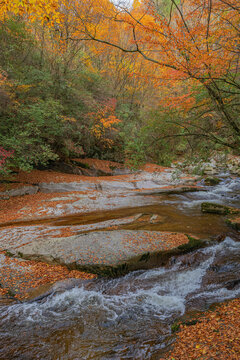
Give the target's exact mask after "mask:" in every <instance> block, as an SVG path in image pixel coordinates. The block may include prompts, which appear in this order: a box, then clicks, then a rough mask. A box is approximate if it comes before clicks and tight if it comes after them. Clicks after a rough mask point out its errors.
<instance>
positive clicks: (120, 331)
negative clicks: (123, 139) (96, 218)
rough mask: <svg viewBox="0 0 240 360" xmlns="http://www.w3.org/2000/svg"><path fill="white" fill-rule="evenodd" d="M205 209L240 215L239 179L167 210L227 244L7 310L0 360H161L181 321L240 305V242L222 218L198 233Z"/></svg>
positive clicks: (178, 198)
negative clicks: (207, 204)
mask: <svg viewBox="0 0 240 360" xmlns="http://www.w3.org/2000/svg"><path fill="white" fill-rule="evenodd" d="M156 196H157V195H156ZM203 201H213V202H217V203H222V204H226V205H232V206H237V207H239V204H240V185H239V179H229V178H228V177H225V176H223V177H222V182H221V183H220V185H218V186H215V187H211V188H209V191H207V192H202V193H201V192H197V193H188V194H183V195H169V196H168V197H165V198H164V199H162V200H161V206H166V209H167V208H168V207H174V208H175V209H177V212H178V213H179V224H181V214H182V218H184V219H185V220H184V222H185V221H186V219H189V225H188V226H189V233H191V232H192V233H199V234H201V233H202V234H204V235H207V234H209V235H213V233H214V234H215V235H218V234H219V232H220V231H224V232H225V233H226V236H224V240H223V241H222V242H217V241H215V242H213V243H212V244H211V245H210V246H208V247H207V248H204V249H199V250H195V251H194V252H192V253H189V254H185V255H181V256H178V257H174V258H171V259H170V260H169V262H168V263H167V264H166V266H164V267H159V268H154V269H150V270H141V271H135V272H131V273H129V274H128V275H125V276H122V277H119V278H116V279H110V280H109V279H103V278H102V279H97V280H88V281H86V282H83V283H82V285H79V286H78V287H74V288H72V289H69V290H65V291H62V292H59V293H57V294H52V295H50V296H48V297H46V298H44V299H42V300H41V301H35V302H25V303H19V304H13V305H8V306H1V308H0V359H4V360H8V359H9V360H10V359H19V360H21V359H22V360H30V359H42V360H43V359H44V360H53V359H63V360H65V359H66V360H78V359H79V360H80V359H81V360H82V359H86V360H88V359H95V360H102V359H104V360H105V359H106V360H110V359H112V360H113V359H114V360H115V359H116V360H117V359H136V360H142V359H151V360H155V359H159V358H160V357H161V354H162V352H163V351H164V349H166V348H167V347H168V346H169V345H170V344H171V343H172V342H173V341H174V337H173V336H172V334H171V325H172V324H173V323H174V322H175V321H176V320H177V319H179V318H180V317H181V316H183V315H184V314H187V313H191V312H192V311H199V310H201V311H202V310H205V309H208V308H209V306H210V305H211V304H213V303H218V302H222V301H224V300H227V299H233V298H237V297H239V296H240V281H239V280H240V241H239V240H240V237H239V236H238V235H239V234H237V233H235V234H234V233H233V234H232V235H231V231H230V230H229V233H227V232H228V230H227V228H226V227H225V225H224V221H223V219H222V218H221V217H219V216H216V215H209V225H208V223H207V221H205V220H204V222H203V223H201V225H200V228H201V227H202V228H201V229H200V228H199V230H197V231H196V229H195V227H196V226H197V221H195V220H192V221H191V219H196V218H200V217H201V213H200V210H199V207H200V203H201V202H203ZM154 206H156V205H154ZM204 219H206V218H205V215H204ZM170 224H171V221H169V226H170ZM149 226H150V225H148V228H149V230H158V229H156V225H152V227H151V226H150V227H149ZM158 226H160V227H161V225H158ZM207 226H209V230H208V229H207V228H206V227H207ZM203 227H204V229H203ZM210 228H211V229H210ZM213 228H214V232H213V231H212V229H213ZM159 230H162V228H161V229H159ZM169 230H170V229H169ZM174 231H180V230H176V229H174Z"/></svg>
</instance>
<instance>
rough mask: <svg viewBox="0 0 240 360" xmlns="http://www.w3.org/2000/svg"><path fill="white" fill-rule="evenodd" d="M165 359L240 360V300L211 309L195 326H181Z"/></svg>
mask: <svg viewBox="0 0 240 360" xmlns="http://www.w3.org/2000/svg"><path fill="white" fill-rule="evenodd" d="M164 359H167V360H213V359H216V360H239V359H240V299H235V300H232V301H229V302H227V303H224V304H221V305H220V306H217V307H216V309H215V310H213V311H208V312H207V313H205V314H204V315H202V316H200V318H199V319H198V322H197V323H196V324H194V325H191V326H187V325H180V331H179V332H178V334H177V340H176V343H175V344H174V348H173V350H172V351H171V352H170V354H168V355H167V356H166V357H165V358H164ZM160 360H162V359H160Z"/></svg>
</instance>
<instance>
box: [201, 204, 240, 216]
mask: <svg viewBox="0 0 240 360" xmlns="http://www.w3.org/2000/svg"><path fill="white" fill-rule="evenodd" d="M201 211H202V212H203V213H210V214H219V215H229V214H230V215H234V214H240V209H237V208H233V207H231V206H225V205H220V204H214V203H210V202H203V203H202V204H201Z"/></svg>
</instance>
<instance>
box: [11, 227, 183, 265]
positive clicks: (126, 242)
mask: <svg viewBox="0 0 240 360" xmlns="http://www.w3.org/2000/svg"><path fill="white" fill-rule="evenodd" d="M188 241H189V240H188V237H187V236H186V235H184V234H180V233H169V232H158V231H141V230H139V231H128V230H119V231H98V232H93V233H88V234H80V235H76V236H69V237H62V238H50V237H49V238H45V239H38V240H35V241H32V242H31V243H29V244H26V245H23V246H21V247H19V248H18V249H9V251H11V252H13V253H14V254H15V255H17V254H20V256H22V257H23V258H25V259H34V260H41V261H45V262H50V263H60V264H64V265H67V266H69V267H70V268H79V269H81V268H84V267H89V270H93V269H91V267H92V266H93V267H94V266H95V267H96V266H97V267H98V266H100V267H102V266H103V267H119V266H121V265H123V264H126V263H131V261H132V259H133V258H136V257H142V256H143V255H146V254H149V253H156V252H162V251H166V250H171V249H174V248H176V247H178V246H179V245H182V244H186V243H188ZM139 268H141V267H140V266H139Z"/></svg>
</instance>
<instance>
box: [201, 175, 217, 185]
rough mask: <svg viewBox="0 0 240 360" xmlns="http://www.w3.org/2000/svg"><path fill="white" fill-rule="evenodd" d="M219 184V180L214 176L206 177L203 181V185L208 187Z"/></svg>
mask: <svg viewBox="0 0 240 360" xmlns="http://www.w3.org/2000/svg"><path fill="white" fill-rule="evenodd" d="M220 182H221V180H220V179H219V178H217V177H215V176H208V177H207V178H206V179H205V181H204V183H205V185H209V186H214V185H218V184H219V183H220Z"/></svg>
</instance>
